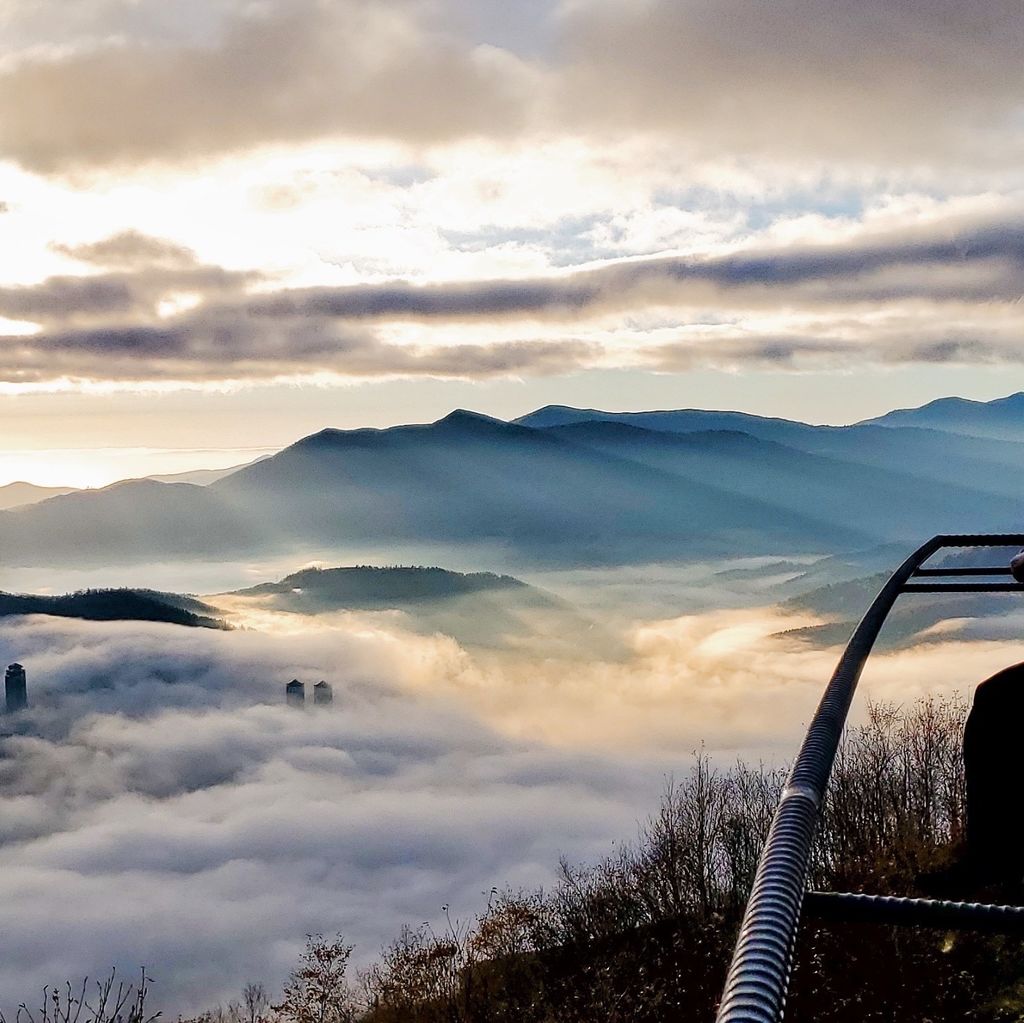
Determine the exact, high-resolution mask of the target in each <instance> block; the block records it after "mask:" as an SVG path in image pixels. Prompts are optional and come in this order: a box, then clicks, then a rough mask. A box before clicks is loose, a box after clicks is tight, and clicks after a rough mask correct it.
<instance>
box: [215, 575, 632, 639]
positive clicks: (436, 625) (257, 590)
mask: <svg viewBox="0 0 1024 1023" xmlns="http://www.w3.org/2000/svg"><path fill="white" fill-rule="evenodd" d="M226 596H227V597H228V598H231V599H229V601H228V604H227V605H226V606H228V607H232V606H233V607H235V608H236V609H237V607H238V603H237V602H238V600H239V599H241V600H242V601H243V608H244V604H245V602H252V603H253V604H255V605H256V606H257V607H261V608H270V609H272V610H275V611H286V612H292V613H298V614H307V615H318V614H326V613H330V612H335V611H370V612H381V611H384V612H391V611H398V612H401V613H402V615H403V618H402V619H401V624H402V625H403V627H405V628H413V629H416V630H418V631H421V632H429V633H436V632H440V633H444V634H445V635H448V636H453V637H454V638H455V639H457V640H458V641H459V642H460V643H463V644H468V645H471V646H478V647H488V648H499V647H500V648H503V649H506V650H507V649H509V648H511V647H515V648H517V649H519V650H525V649H528V648H530V647H531V646H533V645H535V644H540V648H541V649H542V650H543V651H544V654H545V656H552V655H554V654H555V653H557V652H559V651H561V652H563V653H572V654H574V655H575V656H579V654H580V652H581V651H583V650H586V651H587V653H588V654H589V655H590V656H593V655H594V654H595V652H597V651H601V652H604V653H607V654H612V653H617V652H618V647H617V646H616V645H615V643H614V641H613V639H612V637H611V636H610V635H608V634H607V633H606V631H605V630H604V629H603V628H601V627H599V626H598V625H597V624H596V623H595V622H594V621H592V620H590V619H586V618H584V617H583V616H582V615H580V614H579V613H578V612H577V611H576V610H575V609H574V608H572V607H571V606H570V605H568V604H566V603H565V602H564V601H562V600H559V599H558V598H556V597H554V596H552V595H550V594H548V593H545V592H544V591H542V590H538V589H536V588H535V587H533V586H530V585H528V584H526V583H524V582H522V581H521V580H519V579H516V578H513V577H512V576H508V575H495V574H494V573H492V572H471V573H468V574H467V573H462V572H453V571H450V570H449V569H444V568H424V567H418V566H417V567H411V566H405V567H403V566H393V567H388V568H375V567H372V566H368V565H357V566H353V567H346V568H324V569H321V568H308V569H304V570H302V571H300V572H294V573H292V574H291V575H288V576H286V577H285V578H283V579H281V580H280V581H278V582H273V583H261V584H260V585H258V586H252V587H249V588H247V589H244V590H237V591H235V592H234V593H231V594H227V595H226ZM216 599H218V600H221V598H216Z"/></svg>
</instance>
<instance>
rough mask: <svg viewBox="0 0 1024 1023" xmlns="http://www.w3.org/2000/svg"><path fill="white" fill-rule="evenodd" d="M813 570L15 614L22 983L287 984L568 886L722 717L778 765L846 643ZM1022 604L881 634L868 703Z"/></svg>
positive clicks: (990, 641)
mask: <svg viewBox="0 0 1024 1023" xmlns="http://www.w3.org/2000/svg"><path fill="white" fill-rule="evenodd" d="M290 567H292V568H294V566H290ZM746 567H747V568H748V569H749V568H750V566H749V565H748V566H746ZM755 567H757V566H755ZM800 568H801V566H800V565H796V567H795V568H794V566H793V565H789V566H788V567H786V566H782V567H778V566H776V567H773V566H772V565H761V566H759V568H758V570H759V572H760V577H763V578H764V579H766V580H769V583H770V585H769V583H765V584H764V585H763V586H762V587H761V588H760V589H759V588H758V587H759V586H761V584H758V585H757V586H755V587H753V588H751V587H750V586H746V587H745V586H744V583H743V580H742V573H741V574H740V575H739V576H734V575H730V574H729V573H730V570H729V569H728V567H726V568H725V569H723V566H722V565H717V566H715V567H714V571H712V570H711V568H710V567H708V569H707V571H705V572H704V574H703V575H701V574H700V572H699V571H698V570H697V569H691V570H688V571H689V574H677V575H676V576H673V575H672V572H671V570H670V569H669V568H668V567H664V568H662V569H660V570H658V571H654V570H650V572H651V575H652V577H653V582H652V588H653V590H654V592H655V593H656V594H657V595H658V599H657V600H655V599H653V598H652V596H651V592H650V591H647V596H646V597H645V598H644V603H642V604H639V603H637V604H634V605H630V603H629V601H628V599H626V597H627V595H628V594H629V592H630V583H631V582H632V583H635V584H639V583H640V579H639V577H636V578H634V579H630V578H628V577H626V576H624V575H623V576H617V575H612V574H608V573H607V572H606V573H605V574H604V575H600V574H595V575H589V576H588V574H587V573H579V574H577V575H575V576H574V577H572V578H570V577H569V576H562V577H561V578H558V577H556V576H554V575H549V576H545V577H530V578H529V580H528V581H530V582H531V583H534V584H536V585H543V584H545V583H546V584H547V589H548V591H549V592H551V593H554V594H555V595H556V597H557V598H558V600H564V601H565V603H566V605H567V606H569V607H570V609H571V612H572V620H573V621H574V622H576V624H577V626H578V627H579V629H580V635H578V636H576V637H575V638H574V639H573V641H572V642H568V641H564V640H560V641H559V642H555V641H554V639H555V638H557V637H553V636H552V635H551V634H550V631H549V633H548V634H545V632H544V630H543V629H540V628H537V629H534V628H532V626H531V622H530V620H529V617H527V619H525V620H524V621H523V622H522V623H521V624H522V632H521V633H520V634H518V635H516V636H513V637H511V639H509V640H508V641H506V642H502V643H494V644H486V643H484V644H478V643H475V642H473V638H472V636H471V637H469V639H467V640H464V641H463V642H460V641H458V640H456V639H455V638H453V637H452V636H451V635H445V634H443V633H442V632H439V631H437V630H436V629H432V628H431V627H430V625H429V620H428V619H425V618H424V617H423V615H420V614H418V613H417V612H416V611H415V610H414V611H412V612H410V611H408V610H402V611H398V610H369V611H368V610H361V611H327V612H325V613H322V614H317V615H307V614H300V613H295V612H294V611H282V610H280V609H275V608H274V607H269V606H267V605H266V603H265V602H264V603H261V602H260V601H259V600H245V599H242V598H235V600H234V602H233V603H232V601H231V600H228V599H226V598H222V600H221V603H220V605H219V606H222V607H224V608H225V609H226V610H227V611H228V612H229V613H231V614H232V615H233V618H232V620H233V622H234V624H235V625H236V629H235V630H234V631H232V632H212V631H205V630H193V629H184V628H180V627H174V626H168V625H157V624H146V623H134V622H133V623H94V622H89V623H86V622H73V621H66V620H56V619H48V618H42V617H31V618H20V619H10V620H8V621H6V622H4V623H2V625H0V661H2V662H3V663H8V662H10V661H14V660H19V661H21V662H22V663H24V664H25V665H26V667H27V668H28V673H29V697H30V704H31V706H30V710H29V712H28V713H27V714H25V715H24V716H23V717H22V718H21V719H8V723H7V726H6V727H7V731H8V732H9V733H10V734H8V735H6V737H5V738H3V740H2V743H0V799H2V812H0V905H3V906H4V912H3V926H4V930H5V935H6V948H7V950H8V951H7V954H6V955H5V957H4V960H3V962H2V963H0V1008H2V1009H3V1010H5V1011H10V1010H11V1009H13V1007H14V1006H13V1003H14V1002H16V1001H17V1000H20V999H22V998H24V997H26V996H27V995H28V994H30V993H31V992H32V991H33V990H36V989H38V988H41V986H42V985H43V984H44V983H47V982H50V983H53V982H54V981H59V980H62V979H63V978H65V977H76V976H81V975H82V974H84V973H90V974H93V975H96V974H99V973H103V972H105V971H106V970H107V969H108V968H109V967H110V966H111V965H112V964H117V966H118V967H119V969H120V970H123V971H131V970H132V969H133V968H134V967H135V966H137V965H141V964H145V965H146V967H147V969H148V970H149V971H150V972H151V973H152V974H153V976H154V977H155V985H154V988H153V996H154V1001H155V1003H158V1005H159V1007H162V1008H163V1009H164V1010H165V1012H183V1013H184V1012H189V1011H193V1010H197V1009H201V1008H203V1007H205V1006H208V1005H210V1004H212V1003H215V1002H217V1001H218V1000H221V1001H226V1000H227V999H229V998H234V997H237V994H238V992H239V990H240V989H241V986H242V985H243V984H244V983H245V982H246V981H249V980H263V981H265V982H266V983H267V984H268V987H273V986H276V985H277V984H278V983H279V982H280V980H281V978H282V977H283V976H284V975H285V974H286V973H287V971H288V970H289V969H290V968H291V966H292V965H293V963H294V959H295V954H296V951H297V950H298V949H299V948H300V947H301V945H302V941H303V937H304V935H305V934H306V933H309V932H314V933H315V932H318V931H320V932H334V931H342V932H343V933H344V934H345V935H346V937H347V939H348V940H349V941H351V942H353V943H354V944H355V945H356V947H357V952H356V955H357V956H358V957H360V958H361V959H362V960H364V961H365V960H368V959H371V958H373V957H374V955H375V954H376V952H377V950H378V948H379V946H380V944H381V943H382V942H384V941H386V940H389V939H391V938H392V937H393V936H394V934H395V933H396V932H397V931H398V929H399V928H400V927H401V925H402V924H403V923H406V922H408V923H412V924H419V923H421V922H422V921H425V920H434V921H436V920H437V919H438V918H439V915H440V912H441V906H442V905H448V906H450V907H451V913H452V915H453V916H454V917H458V916H459V915H460V914H461V915H462V916H463V917H465V916H468V915H469V914H471V913H472V912H474V911H475V910H478V909H479V908H480V907H481V906H482V905H483V904H484V903H485V902H486V898H487V895H486V893H487V892H488V891H489V890H490V889H491V887H492V886H493V885H504V884H510V885H512V886H516V885H523V886H527V887H536V886H538V885H544V884H548V883H550V882H551V881H552V880H553V879H554V877H555V876H556V873H557V868H558V859H559V856H560V855H563V854H564V855H565V856H566V857H568V859H569V860H571V861H588V860H589V861H592V860H595V859H597V858H599V857H601V856H603V855H605V854H607V853H608V852H609V851H610V850H611V849H612V847H613V844H614V843H615V842H618V841H624V840H629V839H630V838H631V837H632V836H633V835H634V834H635V830H636V822H637V820H638V819H641V818H643V817H645V816H646V815H647V814H648V813H650V812H653V811H654V810H655V808H656V806H657V804H658V799H659V797H660V795H661V792H662V789H663V786H664V781H665V778H666V777H667V776H668V775H670V774H671V773H672V772H673V771H677V772H678V771H685V770H687V769H688V765H689V763H690V753H691V751H692V750H693V749H694V748H696V747H698V746H699V745H700V744H702V743H703V744H704V745H705V748H706V750H707V751H708V752H709V753H710V755H711V756H712V758H713V759H714V760H716V761H718V762H720V763H723V764H724V763H727V762H731V761H732V760H734V759H735V758H736V757H737V756H742V757H745V758H748V759H754V760H756V759H760V758H762V757H763V758H767V759H769V760H773V761H776V762H781V761H782V760H784V759H786V758H787V757H788V756H790V755H791V754H792V753H793V751H794V749H795V745H796V742H797V741H798V739H799V736H800V734H801V732H802V729H803V727H804V725H805V724H806V722H807V720H808V719H809V717H810V715H811V714H812V712H813V709H814V706H815V705H816V703H817V700H818V698H819V696H820V693H821V690H822V687H823V685H824V683H825V681H826V680H827V678H828V675H829V674H830V673H831V671H832V668H833V666H834V664H835V660H836V656H837V654H838V650H837V649H836V648H822V647H820V646H816V645H814V644H811V643H807V642H803V641H801V640H799V639H798V638H794V637H793V636H789V635H786V632H787V630H791V629H795V628H800V627H803V626H806V625H810V624H814V623H815V622H816V621H818V620H819V619H818V618H816V617H815V616H814V615H813V614H812V613H810V612H806V611H803V612H797V611H793V610H786V609H783V608H781V607H780V606H778V605H776V604H775V603H773V602H772V601H771V600H770V599H768V598H769V594H770V593H771V592H772V590H771V586H774V585H776V584H777V583H778V582H779V580H780V579H783V580H784V579H788V578H790V577H791V576H792V575H793V574H794V572H796V571H799V570H800ZM262 577H263V578H264V579H266V578H268V577H273V573H272V572H271V573H265V574H263V576H262ZM715 578H717V579H718V583H717V584H715V583H714V581H713V580H714V579H715ZM598 581H600V582H601V583H602V584H603V588H602V587H601V586H598V585H595V583H596V582H598ZM190 588H192V589H198V588H199V587H190ZM613 589H614V591H615V592H613ZM588 593H589V596H588ZM701 594H703V600H704V608H705V609H704V610H697V609H696V608H695V605H697V604H698V602H699V600H700V595H701ZM758 594H760V595H761V601H760V603H756V598H757V596H758ZM743 603H745V604H747V605H750V604H754V603H756V606H739V605H741V604H743ZM716 605H717V606H716ZM659 607H660V608H663V609H664V610H663V613H660V614H659V613H658V610H659ZM708 608H710V609H708ZM463 610H464V611H465V609H463ZM557 620H558V619H557V616H556V618H555V621H557ZM581 623H582V624H581ZM534 624H536V623H534ZM1019 624H1020V621H1019V618H1017V619H1013V618H1000V619H995V620H993V621H992V622H984V623H982V622H967V623H953V624H952V625H945V626H942V627H937V628H936V629H934V630H932V632H931V633H930V634H929V635H927V636H926V637H924V638H925V640H926V641H925V642H921V643H917V644H915V645H913V646H911V647H909V648H904V649H899V650H895V651H882V652H880V653H879V654H878V655H876V656H875V657H874V658H872V660H871V662H870V663H869V666H868V669H867V671H866V672H865V676H864V680H863V691H862V693H861V694H860V696H859V698H858V702H857V704H856V706H855V711H854V717H855V718H856V716H858V715H859V714H862V713H863V708H864V706H865V697H867V698H872V697H873V698H879V699H882V698H884V699H887V700H893V701H896V702H901V701H903V702H909V701H912V700H913V699H915V698H916V697H917V696H919V695H922V694H924V693H928V692H936V693H942V692H951V691H959V692H962V693H965V694H967V693H968V692H969V689H970V687H971V685H972V684H973V683H975V682H977V681H978V680H980V679H981V678H983V677H985V676H986V675H987V674H990V673H991V672H993V671H995V670H997V669H998V668H1000V667H1003V666H1005V665H1006V664H1008V663H1012V662H1014V661H1016V660H1020V659H1021V656H1022V655H1021V649H1020V647H1019V644H1018V642H1017V640H1016V636H1017V635H1018V634H1019V632H1018V631H1017V627H1018V626H1019ZM590 629H592V630H593V633H592V634H593V636H597V635H599V634H600V636H602V637H603V638H602V640H601V642H596V641H595V642H593V643H589V644H588V641H587V637H588V635H589V634H590V633H589V632H588V630H590ZM292 678H299V679H301V680H303V681H305V682H306V684H307V691H308V690H309V687H310V683H312V682H315V681H318V680H319V679H326V680H327V681H329V682H330V683H331V684H332V685H333V687H334V702H333V704H331V705H330V706H326V707H314V706H311V705H309V704H307V706H305V707H304V708H302V709H296V708H292V707H287V706H285V703H284V684H285V682H287V681H288V680H290V679H292Z"/></svg>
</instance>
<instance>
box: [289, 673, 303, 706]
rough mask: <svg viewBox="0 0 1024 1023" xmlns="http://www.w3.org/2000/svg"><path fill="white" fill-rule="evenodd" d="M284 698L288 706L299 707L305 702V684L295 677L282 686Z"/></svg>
mask: <svg viewBox="0 0 1024 1023" xmlns="http://www.w3.org/2000/svg"><path fill="white" fill-rule="evenodd" d="M284 695H285V700H286V701H287V703H288V706H289V707H301V706H303V705H304V704H305V702H306V686H305V684H304V683H302V682H300V681H299V680H298V679H297V678H293V679H292V680H291V682H289V683H288V685H286V686H285V687H284Z"/></svg>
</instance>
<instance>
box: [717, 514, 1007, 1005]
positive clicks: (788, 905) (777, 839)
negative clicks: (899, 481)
mask: <svg viewBox="0 0 1024 1023" xmlns="http://www.w3.org/2000/svg"><path fill="white" fill-rule="evenodd" d="M947 547H1024V533H1006V534H992V535H985V534H977V535H975V534H961V535H940V536H935V537H932V539H931V540H929V541H928V542H927V543H926V544H923V545H922V546H921V547H919V548H918V549H917V550H916V551H914V553H913V554H911V555H910V557H909V558H907V560H906V561H904V562H903V564H902V565H900V567H899V568H898V569H896V571H895V572H893V574H892V575H891V576H890V578H889V580H888V582H886V584H885V585H884V586H883V587H882V589H881V590H880V591H879V593H878V595H877V596H876V597H875V599H874V601H873V602H872V603H871V606H870V607H869V608H868V610H867V612H866V613H865V615H864V617H863V618H862V619H861V621H860V624H859V625H858V626H857V628H856V629H855V630H854V632H853V635H852V636H851V637H850V641H849V643H848V644H847V646H846V650H845V651H844V652H843V655H842V657H841V658H840V659H839V664H838V665H837V666H836V669H835V671H834V672H833V674H832V678H831V679H830V680H829V683H828V686H827V687H826V689H825V693H824V695H823V696H822V698H821V702H820V703H819V704H818V709H817V711H816V712H815V714H814V718H813V719H812V721H811V724H810V727H809V728H808V729H807V735H806V736H805V738H804V741H803V744H802V745H801V747H800V752H799V753H798V754H797V758H796V761H795V762H794V764H793V768H792V770H791V771H790V774H789V779H788V781H787V783H786V786H785V788H784V789H783V791H782V797H781V799H780V801H779V805H778V807H777V808H776V810H775V816H774V817H773V819H772V824H771V828H770V830H769V832H768V838H767V841H766V842H765V845H764V848H763V849H762V851H761V857H760V860H759V861H758V865H757V872H756V873H755V875H754V884H753V887H752V889H751V893H750V898H749V900H748V902H747V908H746V912H745V913H744V916H743V922H742V924H741V925H740V932H739V937H738V939H737V941H736V948H735V951H734V952H733V958H732V962H731V964H730V966H729V973H728V975H727V977H726V982H725V990H724V993H723V995H722V1001H721V1003H720V1005H719V1009H718V1015H717V1017H716V1019H717V1023H778V1021H779V1020H781V1019H782V1015H783V1011H784V1009H785V1001H786V993H787V989H788V986H789V975H790V970H791V968H792V962H793V951H794V947H795V944H796V936H797V929H798V926H799V921H800V913H801V909H802V907H803V903H804V895H805V890H806V887H807V874H808V866H809V863H810V855H811V844H812V842H813V840H814V831H815V828H816V826H817V823H818V818H819V815H820V811H821V806H822V803H823V801H824V798H825V789H826V787H827V785H828V780H829V776H830V775H831V773H832V763H833V761H834V760H835V756H836V751H837V749H838V747H839V741H840V739H841V737H842V733H843V728H844V726H845V724H846V716H847V713H848V712H849V709H850V703H851V701H852V699H853V694H854V691H855V690H856V688H857V682H858V680H859V679H860V674H861V671H862V669H863V668H864V663H865V662H866V661H867V658H868V655H869V654H870V653H871V648H872V647H873V645H874V642H875V639H876V638H877V637H878V633H879V631H880V630H881V628H882V625H883V624H884V623H885V619H886V617H887V616H888V614H889V611H890V610H891V609H892V606H893V604H894V603H895V602H896V598H897V597H898V596H899V595H900V594H901V593H905V592H928V593H937V592H938V593H942V592H951V593H979V592H982V593H989V592H1003V591H1011V590H1024V586H1022V585H1020V584H1018V583H962V582H952V583H945V584H943V583H911V582H910V579H911V578H913V577H915V576H928V577H936V576H947V577H951V578H956V577H962V576H982V575H987V576H996V575H1006V576H1009V575H1010V569H1009V567H1008V566H1007V567H1006V568H997V567H993V568H981V569H975V568H971V569H963V568H956V569H950V570H946V571H944V570H943V569H941V568H928V569H925V568H922V567H921V566H922V565H923V564H924V562H926V561H927V560H928V559H929V558H930V557H932V556H933V555H934V554H936V553H937V552H938V551H940V550H942V549H943V548H947ZM831 894H832V893H815V899H816V901H817V904H818V906H819V908H820V906H821V905H822V904H823V900H824V904H825V905H826V906H832V905H837V906H838V905H842V906H844V907H846V908H847V909H848V908H849V907H850V906H851V905H856V906H857V907H858V910H859V911H861V912H870V910H865V909H864V907H865V906H867V903H863V902H856V903H854V904H851V903H849V902H848V901H847V902H843V903H832V902H829V900H828V896H830V895H831ZM844 898H849V897H844ZM864 898H869V899H871V898H875V897H873V896H866V897H864ZM912 901H916V900H903V902H904V903H905V902H912ZM949 905H959V904H949ZM877 908H878V909H879V910H882V909H885V910H887V911H888V912H890V913H892V912H899V913H903V914H910V913H912V912H913V910H908V909H907V907H906V906H905V905H901V906H900V908H899V909H898V910H893V908H892V904H891V903H886V902H885V901H884V900H882V901H881V902H879V904H878V906H877ZM989 908H991V909H995V908H996V907H980V908H976V909H975V910H974V915H975V916H976V917H978V918H982V917H984V918H985V919H987V920H990V921H991V920H992V919H995V918H996V917H999V916H1000V914H992V913H989V914H988V915H987V916H985V913H984V911H985V910H987V909H989ZM951 912H952V913H955V912H956V911H951V910H948V909H947V910H945V911H933V912H932V917H934V918H935V919H947V918H948V916H949V914H950V913H951ZM922 914H923V916H927V914H928V911H927V910H926V909H919V910H918V915H919V917H921V918H923V916H922ZM969 916H970V913H969V912H968V913H964V912H961V917H962V918H964V919H967V918H969ZM1011 916H1013V914H1007V913H1003V914H1002V915H1001V918H1002V919H1006V920H1008V919H1010V917H1011ZM1013 919H1014V921H1015V922H1016V921H1017V920H1018V918H1017V917H1015V916H1014V917H1013Z"/></svg>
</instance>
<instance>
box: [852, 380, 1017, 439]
mask: <svg viewBox="0 0 1024 1023" xmlns="http://www.w3.org/2000/svg"><path fill="white" fill-rule="evenodd" d="M865 423H867V424H874V425H876V426H888V427H906V426H917V427H924V428H927V429H930V430H942V431H945V432H948V433H961V434H967V435H969V436H973V437H987V438H991V439H996V440H1011V441H1024V392H1018V393H1017V394H1010V395H1008V396H1007V397H1005V398H997V399H995V400H994V401H969V400H968V399H966V398H939V399H937V400H936V401H930V402H928V403H927V404H926V405H922V406H920V407H919V408H908V409H896V410H895V411H893V412H887V413H886V414H885V415H884V416H878V417H877V418H876V419H868V420H865Z"/></svg>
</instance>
